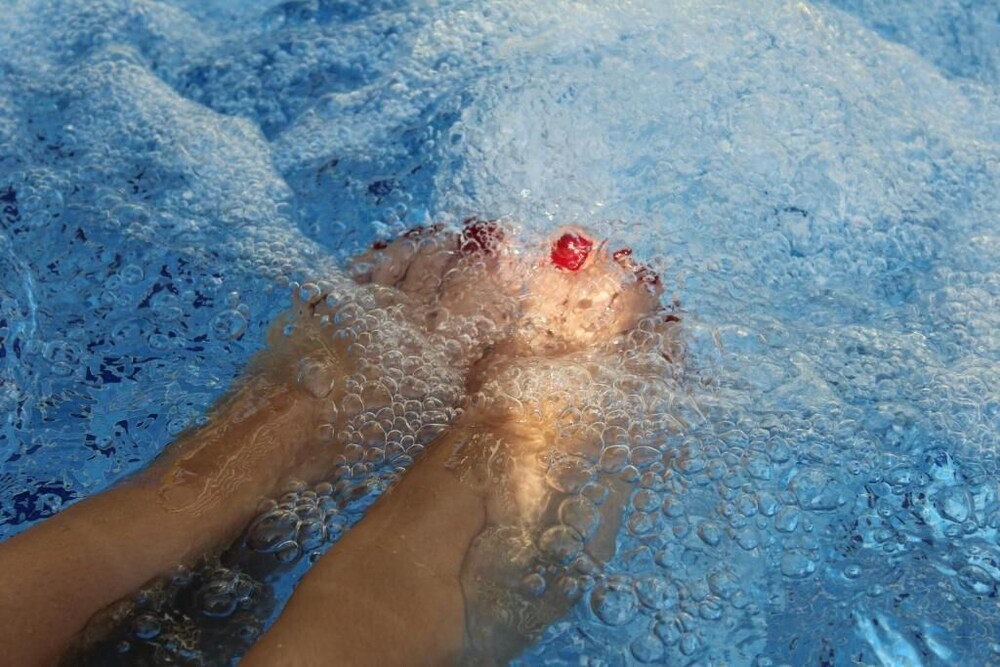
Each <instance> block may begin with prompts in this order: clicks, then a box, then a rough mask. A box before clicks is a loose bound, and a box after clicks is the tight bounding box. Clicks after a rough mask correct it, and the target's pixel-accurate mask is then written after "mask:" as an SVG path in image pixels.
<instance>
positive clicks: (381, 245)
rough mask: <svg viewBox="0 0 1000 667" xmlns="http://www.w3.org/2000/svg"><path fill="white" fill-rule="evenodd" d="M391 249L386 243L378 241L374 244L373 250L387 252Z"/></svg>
mask: <svg viewBox="0 0 1000 667" xmlns="http://www.w3.org/2000/svg"><path fill="white" fill-rule="evenodd" d="M388 247H389V244H388V243H386V242H385V241H376V242H375V243H373V244H372V250H385V249H386V248H388Z"/></svg>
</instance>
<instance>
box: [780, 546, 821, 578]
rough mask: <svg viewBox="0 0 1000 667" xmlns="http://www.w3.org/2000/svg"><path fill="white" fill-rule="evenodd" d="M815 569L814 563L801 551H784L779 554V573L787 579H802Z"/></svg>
mask: <svg viewBox="0 0 1000 667" xmlns="http://www.w3.org/2000/svg"><path fill="white" fill-rule="evenodd" d="M815 571H816V564H815V563H814V562H812V560H811V559H810V558H809V557H808V556H806V555H805V554H804V553H802V552H801V551H797V550H796V551H786V552H785V553H784V554H782V556H781V574H783V575H785V576H786V577H788V578H789V579H804V578H806V577H808V576H809V575H811V574H812V573H813V572H815Z"/></svg>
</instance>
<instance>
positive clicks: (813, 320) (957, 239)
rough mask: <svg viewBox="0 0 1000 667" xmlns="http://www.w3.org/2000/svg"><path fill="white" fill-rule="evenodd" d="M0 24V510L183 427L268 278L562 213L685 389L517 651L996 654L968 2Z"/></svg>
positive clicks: (999, 153) (984, 290)
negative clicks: (670, 340)
mask: <svg viewBox="0 0 1000 667" xmlns="http://www.w3.org/2000/svg"><path fill="white" fill-rule="evenodd" d="M0 55H2V57H0V224H2V232H0V271H2V277H3V279H2V280H0V341H2V346H0V406H2V412H3V414H4V415H5V419H4V421H3V424H2V430H0V538H3V537H8V536H11V535H14V534H16V533H18V532H20V531H22V530H24V529H25V528H27V527H28V526H30V525H32V524H33V523H35V522H37V521H39V520H42V519H44V518H45V517H47V516H50V515H52V514H53V513H55V512H57V511H58V510H59V509H60V508H61V507H64V506H66V505H67V504H69V503H72V502H74V501H76V500H79V499H80V498H84V497H87V496H89V495H92V494H94V493H96V492H99V491H100V490H102V489H104V488H106V487H107V486H109V485H110V484H112V483H113V482H114V481H115V480H118V479H120V478H122V477H123V476H125V475H127V474H128V473H130V472H133V471H135V470H138V469H141V468H142V467H143V466H144V465H146V464H147V463H148V462H149V461H150V460H151V459H152V458H153V457H154V456H155V455H156V453H157V452H159V451H160V450H161V449H162V448H163V447H164V445H165V444H166V443H168V442H169V441H170V440H171V438H172V437H173V436H174V435H175V434H177V433H178V432H180V431H181V430H183V429H184V428H185V427H187V426H189V425H191V424H194V423H197V422H198V421H199V420H200V419H202V418H203V415H204V413H205V410H206V408H207V407H208V406H209V405H210V404H211V403H212V401H213V400H214V399H215V398H216V397H218V396H219V395H220V394H221V393H222V392H224V390H225V388H226V387H227V386H228V385H229V383H230V382H231V381H232V380H233V378H234V377H236V376H237V375H238V374H239V372H240V369H241V368H242V367H243V365H244V364H245V363H246V361H247V360H248V359H249V358H250V356H251V355H252V354H253V352H254V351H256V350H257V349H259V348H260V347H261V346H262V342H263V332H264V331H265V329H266V327H267V325H268V323H269V322H270V320H271V319H272V317H273V316H274V315H275V314H276V313H277V312H279V311H280V310H282V309H283V308H284V307H285V306H286V305H287V303H288V296H287V287H286V286H287V285H288V283H289V282H290V281H294V280H301V279H304V278H307V277H314V276H317V275H322V274H323V273H325V272H330V271H335V270H337V269H336V266H338V265H339V264H340V263H341V262H342V260H343V259H344V258H345V257H347V256H349V255H350V254H352V253H354V252H356V251H357V250H358V249H360V248H362V247H364V246H366V245H367V244H368V243H370V242H371V240H373V239H374V238H376V237H379V236H384V235H387V234H392V233H394V232H396V231H399V230H401V229H405V228H406V227H408V226H410V225H411V224H415V223H422V222H425V221H428V220H442V219H444V220H455V219H460V218H461V217H463V216H464V215H466V214H469V213H480V214H484V215H507V216H510V217H512V218H513V219H515V220H518V221H520V222H521V224H522V225H523V231H522V233H523V235H524V236H526V237H528V238H532V237H533V236H539V237H540V236H541V235H543V234H545V233H546V232H547V231H548V230H550V229H551V228H552V227H553V226H554V225H556V224H559V223H562V222H575V223H583V224H586V225H589V226H591V227H592V228H593V229H595V230H599V231H600V232H601V233H602V234H606V235H611V236H613V237H614V238H616V239H617V240H620V241H621V242H623V243H628V244H631V245H632V246H633V247H634V248H635V249H636V252H637V254H640V255H642V256H644V257H647V258H650V257H652V258H654V263H655V264H656V265H657V266H658V267H659V268H660V272H661V274H662V275H663V276H664V279H665V283H666V286H667V288H668V293H669V295H670V296H676V297H677V298H679V299H680V300H681V302H682V304H683V307H684V310H685V312H686V320H685V321H686V327H687V333H688V337H689V347H690V350H689V352H690V354H689V359H688V360H687V361H686V363H687V364H688V365H689V366H690V368H691V369H693V372H692V374H691V377H692V378H693V379H692V381H691V382H690V386H689V387H687V390H688V392H689V398H690V399H691V402H692V404H693V405H696V406H697V409H693V410H692V415H691V418H690V420H689V421H690V422H691V428H690V430H689V431H688V432H685V433H684V434H683V435H682V436H681V437H678V438H676V439H675V440H671V441H669V442H656V443H651V444H653V445H655V446H659V447H662V448H664V449H666V448H676V449H679V450H681V451H683V453H684V456H682V457H678V458H677V459H676V460H677V461H678V463H677V465H676V468H675V469H672V470H668V471H667V473H666V474H664V475H662V476H659V477H656V476H653V477H647V478H644V479H645V480H646V481H645V482H644V484H646V485H647V486H648V487H649V488H644V489H642V490H640V491H639V492H638V493H637V495H636V498H635V500H634V502H633V503H632V505H633V506H632V507H631V508H630V509H629V516H628V519H627V521H626V528H627V530H624V531H623V534H622V535H621V539H620V544H619V549H618V555H617V556H616V558H615V560H614V561H613V562H612V563H610V564H609V565H608V567H607V568H606V572H605V573H604V574H603V575H601V577H600V578H599V579H598V580H596V581H595V582H594V588H593V590H591V591H590V592H589V593H588V595H586V596H585V597H584V599H583V600H582V601H581V603H580V604H579V605H578V606H577V608H576V609H575V610H574V611H573V613H572V614H571V615H570V616H569V617H567V618H566V619H564V620H563V621H561V622H559V623H558V624H556V625H555V626H553V627H552V628H551V630H550V631H549V632H548V633H547V635H546V636H545V637H544V639H543V641H542V642H541V643H540V644H539V645H538V646H537V647H535V648H533V649H531V650H529V651H528V652H527V653H526V654H525V655H524V656H523V657H522V659H521V662H522V663H524V664H541V663H545V664H591V665H617V664H629V663H632V662H637V661H638V662H652V663H668V664H698V665H709V664H736V665H741V664H754V665H758V666H760V667H763V666H764V665H781V664H789V665H807V664H808V665H816V664H837V665H841V664H843V665H846V664H883V665H903V664H909V665H918V664H920V665H941V664H953V665H973V664H1000V634H998V629H1000V607H998V602H997V600H998V597H997V594H998V585H1000V544H998V529H1000V501H998V489H1000V467H998V462H1000V459H998V453H1000V393H998V387H1000V196H998V192H1000V6H998V5H997V3H996V2H995V1H993V0H982V1H980V2H974V1H963V2H959V1H958V0H925V1H922V2H915V1H914V0H856V1H855V0H830V1H828V2H820V1H817V2H777V1H771V0H758V1H757V2H754V3H749V2H738V1H732V2H729V3H725V2H705V1H698V2H686V1H685V2H676V3H664V2H660V1H656V0H649V1H645V2H644V1H636V2H625V1H624V0H623V1H620V2H604V3H600V6H598V5H597V3H593V4H591V3H583V2H571V1H568V0H567V1H565V2H556V1H550V0H539V1H538V2H532V3H524V2H516V1H513V0H511V1H509V2H501V1H497V2H491V3H488V4H487V3H478V2H459V1H448V0H438V1H433V0H423V1H417V0H414V1H413V2H406V1H404V0H377V1H371V2H368V1H363V0H356V1H353V2H351V1H345V2H338V1H334V0H301V1H292V2H285V3H278V2H274V1H272V0H247V1H246V2H242V3H236V2H224V1H223V0H207V1H206V0H163V1H160V2H157V1H154V0H135V1H132V2H130V1H127V0H76V1H73V0H63V1H59V2H44V1H30V0H12V1H9V2H7V3H6V4H5V7H4V9H3V11H2V12H0ZM654 477H655V478H654ZM278 590H279V596H280V595H282V594H283V593H281V592H280V591H285V593H287V586H285V588H282V587H281V586H278ZM609 620H610V621H612V622H613V624H609V623H608V621H609Z"/></svg>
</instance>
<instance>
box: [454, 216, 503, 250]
mask: <svg viewBox="0 0 1000 667" xmlns="http://www.w3.org/2000/svg"><path fill="white" fill-rule="evenodd" d="M464 222H465V229H463V230H462V234H461V236H459V239H458V249H459V250H460V251H461V252H462V253H463V254H466V255H468V254H472V253H477V252H481V253H485V254H487V255H491V254H493V253H494V252H496V250H497V247H498V246H499V245H500V242H501V241H503V239H504V233H503V229H501V228H500V225H498V224H497V222H496V220H480V219H479V218H466V219H465V221H464Z"/></svg>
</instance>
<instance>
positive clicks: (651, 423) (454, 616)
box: [0, 220, 682, 665]
mask: <svg viewBox="0 0 1000 667" xmlns="http://www.w3.org/2000/svg"><path fill="white" fill-rule="evenodd" d="M352 275H353V277H354V278H355V279H356V280H357V281H358V282H360V283H362V284H363V285H364V286H363V287H361V288H360V289H357V288H354V289H346V288H344V287H343V286H342V285H332V286H330V285H328V286H323V285H307V286H303V289H302V290H301V294H300V300H299V301H298V303H297V305H296V306H295V308H294V309H293V310H292V311H291V312H290V313H289V314H288V315H287V316H286V318H285V319H284V320H282V321H281V322H279V323H278V324H276V326H275V328H274V331H273V332H272V336H271V339H270V343H271V346H270V348H269V350H268V351H267V352H265V353H264V354H262V355H261V356H260V357H259V358H258V359H257V360H255V362H254V364H253V365H252V368H251V369H250V371H249V372H248V374H247V379H246V380H245V381H244V382H243V383H241V384H240V386H239V387H238V388H237V389H235V390H234V392H233V393H232V394H231V395H230V396H229V397H228V398H227V399H225V400H224V401H222V402H221V403H220V404H219V406H217V408H216V409H215V410H213V413H212V418H211V420H210V422H209V424H208V425H207V426H205V427H203V428H201V429H199V430H197V431H193V432H190V433H187V434H184V435H183V436H182V437H181V438H180V439H179V440H178V442H177V443H175V444H174V445H173V446H172V447H171V448H169V449H168V450H167V452H166V453H165V454H164V456H163V457H161V459H159V460H158V461H157V462H156V463H154V465H153V466H151V467H150V469H149V470H148V471H146V472H145V473H143V474H142V475H139V476H137V477H136V478H135V479H133V480H131V481H130V482H128V483H126V484H124V485H122V486H121V487H118V488H117V489H114V490H112V491H110V492H108V493H106V494H102V495H101V496H97V497H95V498H92V499H88V500H87V501H85V502H83V503H80V504H78V505H77V506H75V507H73V508H71V509H70V510H67V511H66V512H64V513H62V514H61V515H59V517H57V518H56V519H54V520H53V521H50V522H47V523H46V524H43V525H42V526H41V527H39V528H38V529H35V530H32V531H28V532H27V533H25V534H24V535H22V536H20V537H18V538H16V539H15V540H11V541H10V542H9V543H7V544H5V545H3V547H2V548H0V565H3V566H4V567H3V568H2V569H3V570H4V571H6V572H23V571H24V569H23V567H21V565H19V564H18V562H19V561H20V560H21V559H23V558H27V557H33V558H36V559H38V560H37V562H38V563H39V568H38V572H37V574H38V577H39V580H41V579H43V578H44V573H45V571H46V569H49V570H50V571H51V570H53V569H55V570H59V572H57V573H56V576H53V577H50V578H49V581H48V582H46V583H44V584H40V585H36V586H34V587H32V586H31V585H30V584H31V583H32V582H30V581H29V582H28V585H26V584H25V583H24V582H19V583H17V584H16V586H15V593H18V594H19V596H18V597H19V599H20V601H21V605H22V607H25V608H27V613H24V614H21V616H20V618H21V619H22V620H21V622H20V623H14V624H12V626H11V627H9V628H7V630H8V632H7V633H6V634H8V635H9V639H10V641H11V642H13V643H11V645H12V646H17V647H18V648H17V649H16V651H15V654H16V655H17V656H18V657H19V658H21V664H32V663H35V662H45V661H47V659H49V658H51V657H53V656H54V655H55V654H54V653H53V652H52V651H58V650H59V647H61V646H63V645H65V642H66V641H68V640H69V638H70V637H71V636H72V635H73V634H74V633H75V632H77V631H78V630H79V628H80V626H81V625H82V624H83V622H84V621H86V619H87V618H88V617H89V616H90V615H91V614H92V613H93V612H94V611H95V610H96V609H98V608H100V607H102V606H104V605H106V604H108V603H110V602H112V601H114V600H115V599H117V598H119V597H122V596H124V595H127V594H128V593H129V592H131V591H132V590H135V589H136V588H138V586H139V585H141V584H142V583H143V582H144V581H147V580H148V579H150V578H152V577H154V576H156V575H159V574H162V573H164V572H166V571H167V570H168V569H169V568H170V567H172V566H175V565H176V564H177V563H178V562H180V563H190V562H192V561H193V560H194V559H196V558H197V557H198V556H200V555H201V554H202V553H204V552H206V551H210V550H211V549H213V548H218V547H219V546H220V545H223V544H225V543H226V541H228V540H231V539H232V537H233V536H234V532H235V530H238V527H239V526H242V525H245V524H246V522H247V521H248V519H250V518H251V517H252V516H253V514H254V510H253V508H254V507H255V506H256V504H257V501H258V499H259V498H261V497H267V496H273V495H276V494H277V492H278V490H279V489H280V488H282V485H284V484H286V483H287V481H288V480H289V479H300V480H306V481H307V482H310V483H316V482H320V481H323V480H325V481H326V482H328V484H327V486H328V487H329V493H330V497H333V498H335V497H336V496H337V495H338V494H341V493H346V492H349V491H350V490H351V489H356V488H357V480H358V478H363V477H364V476H365V475H367V474H369V473H370V472H371V471H372V470H376V469H378V470H382V471H384V470H385V468H386V466H385V462H386V460H387V452H393V451H396V452H403V455H402V457H400V458H403V457H405V458H406V459H412V458H414V457H417V456H418V454H420V452H422V451H423V450H424V449H425V448H426V450H427V451H426V452H425V453H423V455H421V456H419V458H418V460H417V462H416V464H414V465H413V468H412V470H410V471H409V472H407V473H406V475H405V477H404V478H403V479H402V481H401V482H399V483H398V485H397V486H396V488H394V489H393V490H392V491H391V492H390V493H388V494H386V495H385V497H384V498H383V499H382V500H380V501H379V502H378V503H376V504H375V506H374V507H373V508H372V509H371V510H370V512H369V513H368V515H367V516H366V517H365V519H364V520H363V521H362V522H361V523H360V524H358V525H357V526H356V527H355V528H354V529H353V530H351V531H350V533H348V534H347V535H346V537H345V538H344V539H343V540H342V541H341V542H340V543H339V544H337V546H336V547H335V548H334V549H333V550H331V551H330V552H329V553H328V554H327V555H326V556H324V557H323V558H322V559H320V561H319V563H318V564H317V565H316V566H315V567H314V568H312V570H310V572H309V574H308V575H307V576H306V577H305V579H304V580H303V581H302V584H301V585H300V587H299V588H298V590H297V591H296V593H295V595H294V596H293V597H292V600H291V602H290V603H289V605H288V607H287V608H286V609H285V611H284V612H283V614H282V616H281V617H280V618H279V620H278V622H277V623H276V624H275V625H274V627H273V628H272V629H271V631H269V632H268V633H267V634H266V635H265V636H264V638H263V639H262V641H261V642H259V643H258V645H257V646H256V647H255V648H254V649H253V650H252V651H251V652H250V653H249V654H248V655H247V657H246V660H245V662H246V664H266V665H275V664H303V662H305V663H308V662H310V661H316V662H322V661H323V660H324V659H329V656H332V655H337V656H339V658H340V659H342V660H343V661H344V662H345V663H349V664H407V663H409V662H412V660H413V656H421V657H422V659H424V660H427V661H432V662H436V661H462V660H468V661H474V662H486V663H489V662H496V661H502V660H505V659H508V658H510V657H512V656H513V655H514V654H516V653H517V652H518V651H519V650H520V649H521V648H523V646H524V645H525V643H526V642H530V641H531V640H532V639H534V638H535V637H536V636H537V635H538V634H539V633H540V632H541V631H542V630H543V629H544V628H545V627H546V626H547V625H548V624H549V623H551V622H552V621H553V620H555V619H556V618H558V617H559V616H560V615H562V614H563V613H565V611H566V610H567V609H568V608H569V606H571V605H572V604H573V603H574V602H575V601H576V600H577V599H578V598H579V596H580V594H581V592H582V590H584V588H585V587H586V586H587V578H588V577H590V578H591V579H592V576H593V574H594V573H595V572H596V570H597V569H599V568H600V564H601V563H602V562H604V561H606V560H607V559H608V558H609V557H610V556H611V555H612V554H613V552H614V542H615V537H616V535H617V533H618V529H619V525H620V521H621V515H622V509H623V507H624V505H625V503H626V501H627V499H628V496H629V494H630V492H631V490H632V488H633V487H634V485H635V482H636V480H637V477H638V472H637V470H636V468H635V467H634V466H632V465H630V462H629V455H630V452H631V451H632V449H633V448H634V447H636V446H637V445H638V444H639V443H642V442H644V441H648V439H649V438H650V437H652V436H653V435H654V434H657V433H663V432H664V431H669V430H676V429H677V428H679V427H681V426H682V424H680V422H679V421H678V420H677V419H675V418H673V417H672V416H671V411H670V408H669V403H670V397H671V394H672V385H671V384H670V377H671V376H672V375H673V374H674V373H675V365H674V364H673V362H674V359H675V358H676V357H677V355H678V354H679V344H678V342H677V327H676V326H675V324H676V321H675V320H676V318H675V317H664V314H663V313H662V312H658V307H659V295H660V291H661V290H660V287H659V284H658V281H657V280H656V277H655V274H652V273H651V272H649V271H648V270H647V269H644V268H643V267H641V266H640V265H638V264H637V263H635V262H634V261H633V260H632V258H631V256H630V253H616V254H611V253H608V252H607V251H606V250H605V249H604V248H603V246H597V245H596V244H594V243H593V242H592V241H591V240H590V237H589V236H588V235H587V233H586V232H585V231H583V230H574V229H570V230H561V231H560V232H558V233H557V234H556V235H555V236H554V241H553V245H552V246H551V248H548V247H546V248H542V249H541V251H535V252H525V251H524V250H523V249H517V248H515V246H514V244H513V242H512V241H511V240H510V239H509V238H508V233H507V232H506V231H505V230H504V228H503V226H502V225H501V224H500V223H497V222H494V221H481V220H470V221H467V223H466V226H465V227H464V228H463V229H462V230H461V232H460V233H453V232H451V231H449V230H445V229H442V228H429V229H426V230H420V231H417V232H414V233H412V234H409V235H407V236H405V237H403V238H401V239H398V240H396V241H394V242H393V243H391V244H389V245H387V246H385V247H377V248H375V249H373V251H372V252H371V253H369V254H368V255H366V256H362V257H360V258H358V259H357V260H356V261H355V262H354V263H353V266H352ZM402 463H403V464H404V465H403V466H402V467H405V461H403V462H402ZM402 467H400V466H397V468H399V469H393V472H392V475H394V476H395V477H399V476H400V473H401V468H402ZM123 502H124V503H125V504H123ZM112 505H113V506H114V508H115V509H114V512H111V511H109V508H110V507H111V506H112ZM268 511H269V512H271V513H277V512H279V511H285V510H279V508H277V507H274V508H270V509H269V510H268ZM113 514H114V515H117V516H116V521H115V522H114V523H115V525H116V526H117V527H118V530H117V531H116V532H115V533H114V535H115V537H113V538H111V539H110V540H107V541H105V543H104V544H105V548H103V549H102V548H94V549H90V550H88V549H87V548H84V549H78V550H77V562H75V563H73V564H68V563H54V562H52V561H53V556H52V555H51V554H52V553H53V549H55V550H58V549H59V548H60V547H61V546H64V545H63V544H62V543H61V542H60V540H63V541H65V540H71V541H72V539H71V538H72V535H71V533H72V531H73V530H75V529H76V527H77V526H80V525H82V524H87V522H89V521H92V520H93V518H94V517H95V516H99V517H101V516H102V517H105V519H106V520H110V518H111V517H112V515H113ZM269 520H270V519H269V517H268V516H262V517H258V518H257V520H256V522H255V524H254V525H255V526H260V525H262V522H263V524H264V525H269V524H267V522H268V521H269ZM279 523H280V522H277V523H275V524H274V525H278V524H279ZM57 524H58V525H57ZM154 525H155V526H156V537H157V540H151V537H152V533H153V531H152V526H154ZM47 526H48V528H49V530H46V527H47ZM103 529H104V528H101V527H100V526H98V527H97V528H94V527H93V526H90V531H89V532H94V531H95V530H103ZM251 530H253V528H252V529H251ZM320 530H322V528H320ZM194 531H197V536H198V537H197V539H185V537H186V536H190V535H192V533H193V532H194ZM164 534H166V535H167V539H164ZM138 543H142V544H144V545H146V546H144V548H142V549H136V544H138ZM109 544H110V546H108V545H109ZM152 544H159V545H160V546H162V547H163V548H160V549H157V548H155V547H154V546H152ZM270 546H277V545H270ZM298 546H299V548H301V545H298ZM109 550H111V551H113V552H114V553H115V555H116V556H117V557H118V558H117V563H118V567H116V568H113V569H112V570H109V569H108V568H107V567H106V566H104V565H103V563H101V560H102V559H106V558H107V555H108V552H109ZM74 567H75V568H87V569H88V571H92V572H94V574H95V576H94V577H93V581H92V582H91V583H92V586H90V587H87V586H84V587H83V588H84V589H85V590H82V591H78V593H79V594H78V595H77V596H75V597H74V600H73V604H70V605H68V606H67V605H63V607H64V608H57V607H58V605H54V604H53V596H55V598H58V596H59V594H60V588H59V587H60V586H63V587H66V586H68V585H69V582H71V581H72V580H73V568H74ZM102 568H103V569H102ZM123 572H125V573H127V574H126V575H124V576H123ZM27 579H29V580H30V579H31V576H29V577H27ZM35 583H37V582H35ZM13 584H14V582H12V585H13ZM42 626H45V627H49V628H54V629H55V630H54V631H52V632H50V633H49V634H50V637H49V640H50V641H49V643H48V647H49V648H40V647H39V646H37V645H32V644H31V642H29V641H25V638H29V639H30V638H31V637H37V636H38V628H39V627H42ZM365 628H378V632H365V631H364V629H365ZM19 635H20V636H19ZM51 635H54V641H53V637H52V636H51ZM3 639H5V640H7V639H8V637H7V636H4V637H3Z"/></svg>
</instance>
